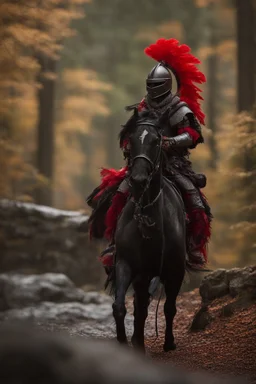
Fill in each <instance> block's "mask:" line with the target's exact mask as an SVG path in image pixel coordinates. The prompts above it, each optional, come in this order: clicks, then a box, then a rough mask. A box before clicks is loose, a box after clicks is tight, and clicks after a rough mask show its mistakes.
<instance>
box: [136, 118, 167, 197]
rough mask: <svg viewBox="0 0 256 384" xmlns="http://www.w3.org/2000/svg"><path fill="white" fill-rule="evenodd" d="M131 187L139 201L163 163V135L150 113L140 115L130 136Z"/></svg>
mask: <svg viewBox="0 0 256 384" xmlns="http://www.w3.org/2000/svg"><path fill="white" fill-rule="evenodd" d="M130 161H131V163H130V164H131V171H130V185H131V188H132V193H133V196H134V198H135V200H138V199H139V198H140V197H141V195H142V194H143V193H144V192H145V190H146V189H147V187H148V186H149V184H150V181H151V179H152V177H153V176H154V174H155V173H156V172H157V171H158V169H159V166H160V162H161V134H160V129H159V122H158V119H157V118H156V117H155V116H154V115H153V116H152V115H151V114H150V113H142V114H139V115H138V118H137V120H136V127H135V129H134V131H133V132H132V133H131V134H130Z"/></svg>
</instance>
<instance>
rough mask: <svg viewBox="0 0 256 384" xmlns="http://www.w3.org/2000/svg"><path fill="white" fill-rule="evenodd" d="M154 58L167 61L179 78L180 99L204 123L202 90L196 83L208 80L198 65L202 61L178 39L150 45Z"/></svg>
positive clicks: (147, 51) (160, 40) (149, 48)
mask: <svg viewBox="0 0 256 384" xmlns="http://www.w3.org/2000/svg"><path fill="white" fill-rule="evenodd" d="M144 52H145V53H146V54H147V55H148V56H150V57H152V58H153V59H155V60H157V61H159V62H164V63H166V64H167V65H168V66H169V67H170V69H171V70H173V73H174V75H175V76H176V77H177V78H178V82H179V83H180V84H179V94H180V99H181V100H182V101H184V102H185V103H187V104H188V106H189V107H190V109H191V110H192V112H193V113H194V114H195V116H196V117H197V118H198V120H199V122H200V123H201V124H204V123H205V122H204V119H205V115H204V113H203V112H202V110H201V106H200V100H203V98H202V96H201V95H200V93H201V92H202V90H201V89H200V88H198V87H197V86H196V85H195V84H194V83H198V84H202V83H205V82H206V78H205V75H204V74H203V73H202V72H201V71H200V70H199V69H198V68H197V67H196V64H199V63H200V60H199V59H197V58H196V57H195V56H193V55H192V54H191V53H190V48H189V46H188V45H185V44H180V43H179V41H178V40H176V39H169V40H167V39H163V38H162V39H159V40H157V41H156V43H155V44H151V45H149V46H148V47H147V48H146V49H145V51H144Z"/></svg>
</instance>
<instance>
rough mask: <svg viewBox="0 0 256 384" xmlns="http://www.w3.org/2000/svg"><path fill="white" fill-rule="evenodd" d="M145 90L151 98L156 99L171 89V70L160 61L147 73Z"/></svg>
mask: <svg viewBox="0 0 256 384" xmlns="http://www.w3.org/2000/svg"><path fill="white" fill-rule="evenodd" d="M146 84H147V92H148V95H149V96H150V98H151V99H156V98H158V97H160V96H164V95H165V94H167V93H168V92H170V91H171V89H172V75H171V71H170V70H169V69H168V68H167V66H165V65H164V63H162V62H160V63H158V64H157V65H155V66H154V68H153V69H152V70H151V71H150V73H149V74H148V77H147V80H146Z"/></svg>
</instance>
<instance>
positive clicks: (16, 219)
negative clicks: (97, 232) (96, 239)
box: [0, 200, 105, 289]
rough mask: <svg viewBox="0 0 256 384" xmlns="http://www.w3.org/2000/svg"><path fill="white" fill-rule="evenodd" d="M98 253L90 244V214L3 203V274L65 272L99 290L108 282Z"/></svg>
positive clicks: (0, 260)
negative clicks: (13, 272)
mask: <svg viewBox="0 0 256 384" xmlns="http://www.w3.org/2000/svg"><path fill="white" fill-rule="evenodd" d="M99 253H100V250H99V246H98V245H95V243H91V242H90V241H89V236H88V216H87V215H85V214H83V213H81V212H74V211H62V210H59V209H54V208H50V207H45V206H39V205H36V204H32V203H22V202H17V201H10V200H0V268H1V272H10V271H15V272H19V273H32V274H37V273H44V272H56V273H64V274H65V275H67V276H68V277H69V278H71V279H72V281H74V282H75V283H76V284H77V285H84V284H89V285H93V286H94V287H95V288H96V289H97V288H102V287H103V285H104V280H105V273H104V270H103V268H102V266H101V264H100V262H99V261H98V255H99Z"/></svg>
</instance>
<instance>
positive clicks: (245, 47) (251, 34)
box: [236, 0, 256, 112]
mask: <svg viewBox="0 0 256 384" xmlns="http://www.w3.org/2000/svg"><path fill="white" fill-rule="evenodd" d="M253 1H254V0H236V11H237V59H238V97H237V109H238V112H241V111H251V110H252V108H253V105H254V104H255V102H256V91H255V82H256V78H255V76H256V40H255V39H256V33H255V27H254V25H255V24H254V23H255V21H256V20H255V9H254V6H253Z"/></svg>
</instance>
